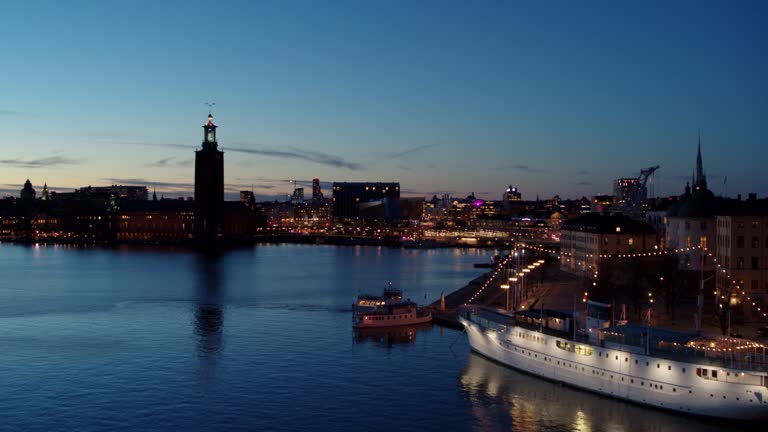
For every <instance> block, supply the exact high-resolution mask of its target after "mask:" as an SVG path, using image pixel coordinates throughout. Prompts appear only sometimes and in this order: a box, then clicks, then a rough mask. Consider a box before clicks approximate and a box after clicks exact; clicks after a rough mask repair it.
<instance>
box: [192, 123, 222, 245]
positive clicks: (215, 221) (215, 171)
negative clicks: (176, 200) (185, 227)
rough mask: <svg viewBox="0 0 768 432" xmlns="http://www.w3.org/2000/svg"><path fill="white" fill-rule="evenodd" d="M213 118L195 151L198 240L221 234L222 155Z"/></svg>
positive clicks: (205, 127)
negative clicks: (199, 147)
mask: <svg viewBox="0 0 768 432" xmlns="http://www.w3.org/2000/svg"><path fill="white" fill-rule="evenodd" d="M216 128H217V126H216V125H215V124H214V123H213V116H212V115H211V114H208V122H207V123H206V124H205V125H203V145H202V148H201V149H200V150H197V151H195V204H194V209H195V210H194V211H195V226H196V230H197V235H198V237H200V238H205V239H209V240H211V239H214V238H216V237H217V236H218V235H219V234H221V232H222V219H223V215H222V212H223V207H224V152H222V151H221V150H219V148H218V147H219V144H218V142H217V141H216Z"/></svg>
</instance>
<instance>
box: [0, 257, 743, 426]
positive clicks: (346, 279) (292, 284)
mask: <svg viewBox="0 0 768 432" xmlns="http://www.w3.org/2000/svg"><path fill="white" fill-rule="evenodd" d="M493 253H495V251H486V250H476V249H441V250H399V249H388V248H377V247H334V246H307V245H268V246H257V247H255V248H253V249H247V250H238V251H232V252H228V253H226V254H224V255H222V256H219V257H217V258H210V257H208V258H205V257H201V256H198V255H197V254H195V253H194V252H190V251H184V250H169V249H155V248H118V249H105V248H95V247H94V248H77V247H63V246H17V245H10V244H0V263H2V264H1V265H0V271H2V279H0V388H1V389H2V392H3V393H2V397H0V430H19V431H21V430H23V431H56V430H81V431H99V430H103V431H140V430H151V431H157V430H189V431H196V430H270V431H294V430H335V431H346V430H349V431H353V430H354V431H360V430H365V431H385V430H386V431H392V430H403V431H404V430H418V431H431V430H434V431H437V430H477V431H486V430H510V429H511V430H516V431H537V430H549V431H560V430H563V431H566V430H568V431H569V430H581V431H649V430H651V431H653V430H659V431H662V430H696V431H717V430H729V429H728V427H727V425H720V426H718V425H716V424H712V422H711V421H704V420H700V419H696V418H689V417H681V416H678V415H675V414H669V413H665V412H661V411H656V410H652V409H647V408H643V407H639V406H635V405H631V404H627V403H624V402H618V401H614V400H610V399H606V398H603V397H599V396H596V395H592V394H589V393H585V392H581V391H578V390H574V389H570V388H568V387H562V386H559V385H557V384H554V383H550V382H547V381H543V380H540V379H537V378H534V377H531V376H527V375H524V374H521V373H518V372H515V371H513V370H510V369H508V368H505V367H503V366H500V365H498V364H496V363H493V362H491V361H488V360H486V359H484V358H482V357H479V356H477V355H474V354H470V353H469V347H468V344H467V341H466V337H465V336H464V335H463V334H461V333H459V332H457V331H453V330H447V329H442V328H440V327H436V326H435V327H433V326H431V325H428V326H420V327H417V328H403V329H396V330H393V331H389V332H387V331H379V332H373V333H363V334H356V333H354V332H353V330H352V328H351V320H350V306H351V303H352V301H353V300H354V298H355V296H356V295H357V294H358V292H360V291H361V292H370V293H379V292H380V291H381V290H382V289H383V288H384V286H385V284H386V283H387V281H389V280H392V281H393V283H394V284H395V286H397V287H399V288H402V289H405V296H406V297H410V298H411V299H412V300H416V301H419V302H423V300H424V298H427V299H429V301H432V300H435V299H437V298H438V297H439V295H440V292H441V290H443V289H444V290H445V291H446V292H450V291H451V290H454V289H456V288H459V287H461V286H463V285H464V284H465V283H466V282H467V281H469V280H470V279H472V278H474V277H475V276H477V275H478V274H480V272H481V270H477V269H474V268H473V267H472V264H473V263H475V262H480V261H485V260H488V259H489V255H490V254H493Z"/></svg>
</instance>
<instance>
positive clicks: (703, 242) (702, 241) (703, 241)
mask: <svg viewBox="0 0 768 432" xmlns="http://www.w3.org/2000/svg"><path fill="white" fill-rule="evenodd" d="M699 247H701V248H702V249H706V248H707V236H701V237H699Z"/></svg>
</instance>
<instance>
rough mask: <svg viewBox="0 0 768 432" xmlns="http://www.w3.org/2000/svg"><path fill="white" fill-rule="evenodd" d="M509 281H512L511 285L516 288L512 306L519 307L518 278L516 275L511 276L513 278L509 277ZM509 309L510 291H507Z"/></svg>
mask: <svg viewBox="0 0 768 432" xmlns="http://www.w3.org/2000/svg"><path fill="white" fill-rule="evenodd" d="M509 282H510V285H512V286H513V287H514V290H515V295H514V296H513V302H512V307H513V308H514V309H517V291H518V289H517V278H516V277H511V278H509ZM507 309H509V291H507Z"/></svg>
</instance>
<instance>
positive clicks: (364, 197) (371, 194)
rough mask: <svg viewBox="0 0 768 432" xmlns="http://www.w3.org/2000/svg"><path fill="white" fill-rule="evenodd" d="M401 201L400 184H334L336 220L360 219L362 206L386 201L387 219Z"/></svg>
mask: <svg viewBox="0 0 768 432" xmlns="http://www.w3.org/2000/svg"><path fill="white" fill-rule="evenodd" d="M399 199H400V183H380V182H377V183H347V182H342V183H334V184H333V198H332V199H331V201H332V205H333V217H334V218H342V219H344V218H357V217H360V205H361V204H365V203H369V202H371V201H382V200H384V201H386V202H387V203H388V206H389V209H388V210H387V212H388V214H387V217H393V216H395V215H394V214H393V213H391V211H392V210H394V207H395V205H396V203H397V201H398V200H399Z"/></svg>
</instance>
